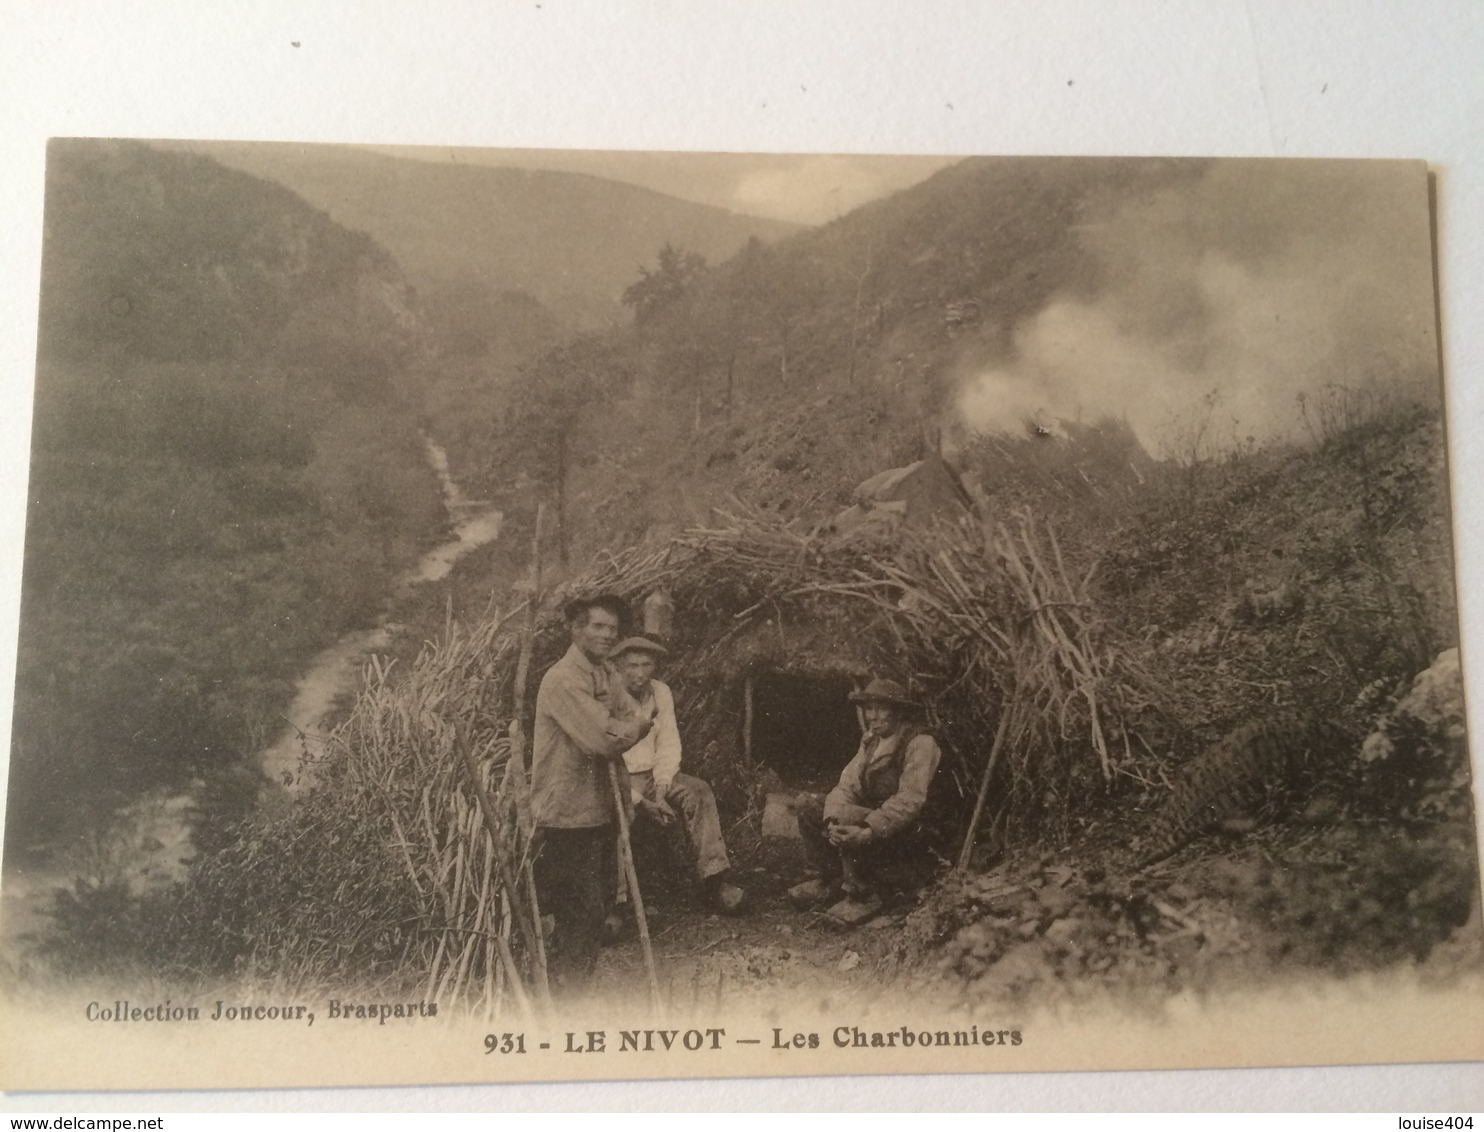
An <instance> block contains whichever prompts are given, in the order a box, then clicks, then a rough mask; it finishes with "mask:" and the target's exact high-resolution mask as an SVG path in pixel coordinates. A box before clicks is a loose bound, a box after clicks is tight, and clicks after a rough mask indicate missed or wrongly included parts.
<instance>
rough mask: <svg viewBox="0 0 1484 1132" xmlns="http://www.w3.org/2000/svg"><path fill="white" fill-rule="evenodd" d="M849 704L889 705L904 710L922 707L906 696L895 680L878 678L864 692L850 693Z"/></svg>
mask: <svg viewBox="0 0 1484 1132" xmlns="http://www.w3.org/2000/svg"><path fill="white" fill-rule="evenodd" d="M850 702H851V703H853V704H891V705H892V706H893V707H904V708H917V707H921V706H922V705H921V704H919V703H918V702H917V701H916V700H914V699H913V698H912V697H911V696H909V695H907V689H906V688H904V687H902V686H901V685H900V684H898V683H897V682H896V681H895V680H883V679H881V678H880V677H877V678H876V679H875V680H872V681H871V682H870V683H869V684H867V685H866V686H865V688H864V690H862V691H859V692H851V693H850Z"/></svg>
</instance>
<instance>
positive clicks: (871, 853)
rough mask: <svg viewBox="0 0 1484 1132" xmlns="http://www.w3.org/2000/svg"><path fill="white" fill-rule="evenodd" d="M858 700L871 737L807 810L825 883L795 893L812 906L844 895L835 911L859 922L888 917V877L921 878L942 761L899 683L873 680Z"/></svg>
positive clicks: (810, 846)
mask: <svg viewBox="0 0 1484 1132" xmlns="http://www.w3.org/2000/svg"><path fill="white" fill-rule="evenodd" d="M850 701H851V703H856V704H860V705H862V707H863V708H864V712H863V714H864V716H865V722H866V733H865V735H864V736H863V737H862V739H861V745H860V750H859V751H857V752H856V754H855V757H854V758H853V759H851V760H850V762H849V763H848V764H847V765H846V767H845V770H844V771H843V772H841V774H840V782H839V784H838V785H837V786H836V787H835V788H834V789H833V790H831V791H830V793H829V796H828V797H826V798H825V800H824V802H823V804H821V803H820V802H819V800H818V797H817V796H816V797H815V798H812V799H810V800H809V801H808V802H806V803H805V804H804V805H802V806H801V807H800V809H799V812H798V817H799V832H800V834H802V835H803V838H804V847H805V848H806V849H807V850H808V852H809V857H810V859H811V861H812V862H813V863H814V865H815V867H817V868H818V869H819V872H820V876H819V878H818V879H817V880H811V881H806V882H804V883H803V884H799V885H795V886H794V887H793V888H791V889H789V893H788V894H789V898H790V899H791V900H792V901H793V902H794V903H795V904H796V905H799V906H801V907H808V906H811V905H815V904H820V903H824V902H827V901H833V900H835V899H836V898H837V897H838V896H839V895H840V893H841V892H843V893H844V894H845V896H846V897H847V900H845V901H842V902H841V903H840V904H838V905H836V907H835V908H832V909H831V910H830V911H831V914H832V915H836V917H837V918H839V919H844V920H846V922H852V923H853V922H859V921H860V920H861V919H864V918H866V917H868V916H870V915H874V914H875V913H876V912H878V911H880V909H881V903H882V901H881V892H880V888H881V884H882V881H883V880H885V879H886V875H885V874H893V873H894V874H897V875H898V876H900V875H901V874H903V873H906V874H911V873H912V872H920V871H921V866H922V865H923V863H924V859H925V858H926V848H925V846H924V845H923V844H922V838H921V836H920V829H919V826H918V818H919V816H920V815H921V813H922V808H923V805H924V803H926V801H927V796H928V787H929V786H930V785H931V784H932V781H933V774H934V773H935V772H936V771H937V769H938V760H939V758H940V757H941V754H940V752H939V750H938V744H937V743H936V742H935V741H934V739H933V737H932V736H931V735H929V734H927V733H926V732H924V731H922V730H920V729H919V728H917V727H916V726H914V725H913V724H911V723H909V722H907V713H908V712H909V711H914V710H915V709H916V708H917V705H916V704H915V703H914V702H913V701H912V700H910V699H908V698H907V693H906V690H905V689H904V688H903V687H902V686H901V685H900V684H898V683H896V681H894V680H880V679H878V680H872V681H871V683H870V684H869V685H867V687H866V690H865V691H864V692H852V693H851V695H850Z"/></svg>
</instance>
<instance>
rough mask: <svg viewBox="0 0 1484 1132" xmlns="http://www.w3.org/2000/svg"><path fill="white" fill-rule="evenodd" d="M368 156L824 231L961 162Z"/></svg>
mask: <svg viewBox="0 0 1484 1132" xmlns="http://www.w3.org/2000/svg"><path fill="white" fill-rule="evenodd" d="M365 148H367V149H372V150H375V151H376V152H378V153H385V154H388V155H390V156H393V157H408V158H414V159H416V160H420V161H455V162H466V163H469V164H478V165H494V166H506V167H514V168H519V169H551V170H556V171H559V172H566V173H586V174H589V175H590V176H594V177H607V178H609V179H611V180H615V181H627V182H629V183H631V184H635V185H642V186H643V187H644V188H647V189H654V190H655V191H656V192H662V193H668V194H669V195H671V196H676V197H680V198H681V199H683V200H692V201H697V202H699V203H701V204H709V205H713V206H715V207H718V208H725V209H730V210H731V211H733V212H744V213H749V214H751V215H753V216H765V217H768V218H770V219H773V220H788V221H791V222H793V223H795V224H823V223H826V222H827V221H830V220H833V219H835V217H837V216H842V215H844V214H845V213H847V212H849V211H850V210H851V209H853V208H857V207H859V206H860V205H862V204H865V203H866V202H867V201H871V200H875V199H876V198H878V197H883V196H888V195H890V194H891V193H895V192H899V191H900V190H902V189H905V188H908V187H910V186H912V185H915V184H917V183H918V182H919V181H922V180H924V179H926V178H927V177H929V176H931V175H932V174H934V173H936V172H937V171H938V170H939V169H942V168H944V167H945V166H947V165H951V164H953V162H954V161H956V160H958V158H953V157H924V156H894V157H882V156H877V155H860V154H789V153H775V154H750V153H646V152H639V151H626V150H606V151H605V150H556V149H553V150H544V149H450V148H446V147H437V146H407V145H379V146H367V147H365Z"/></svg>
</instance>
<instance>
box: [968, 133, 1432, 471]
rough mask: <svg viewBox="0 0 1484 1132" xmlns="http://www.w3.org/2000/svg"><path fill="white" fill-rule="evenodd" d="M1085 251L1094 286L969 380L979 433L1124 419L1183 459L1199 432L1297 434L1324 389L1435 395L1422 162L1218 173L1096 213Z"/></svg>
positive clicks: (973, 369)
mask: <svg viewBox="0 0 1484 1132" xmlns="http://www.w3.org/2000/svg"><path fill="white" fill-rule="evenodd" d="M1076 238H1077V239H1078V240H1079V241H1081V243H1082V246H1083V248H1084V250H1085V251H1086V252H1088V253H1089V255H1090V257H1091V259H1092V261H1093V262H1094V263H1095V264H1096V266H1097V278H1098V283H1097V286H1096V287H1095V288H1092V289H1088V288H1083V289H1082V292H1081V294H1082V296H1083V297H1077V296H1075V295H1074V294H1073V293H1072V292H1071V291H1066V292H1063V293H1061V294H1058V295H1056V296H1054V297H1053V298H1052V299H1051V300H1050V301H1049V302H1048V303H1047V304H1046V305H1045V306H1044V307H1043V308H1042V309H1041V310H1040V311H1038V312H1037V313H1036V314H1035V315H1033V316H1031V317H1030V318H1028V319H1025V320H1023V321H1022V322H1020V323H1019V324H1018V325H1017V326H1015V327H1014V329H1013V333H1012V334H1011V336H1010V337H1011V341H1012V343H1013V345H1012V349H1011V351H1010V356H1008V357H1002V358H997V359H987V360H986V359H981V360H979V361H977V362H974V361H971V362H970V363H968V364H967V365H965V366H964V367H963V369H962V371H961V382H960V387H959V395H958V406H959V411H960V414H961V416H962V419H963V421H964V423H965V424H966V425H968V426H969V427H970V428H971V429H973V430H975V431H981V432H983V431H1008V432H1015V431H1019V430H1021V429H1023V428H1024V426H1025V423H1026V421H1027V420H1033V421H1035V422H1037V423H1040V424H1042V425H1043V426H1045V427H1054V425H1055V422H1056V421H1058V420H1075V419H1080V420H1083V421H1088V422H1091V421H1093V420H1096V419H1099V418H1103V417H1114V418H1122V419H1125V420H1127V421H1128V423H1129V424H1130V425H1131V426H1132V428H1133V429H1134V431H1135V433H1136V434H1137V435H1138V437H1139V439H1140V441H1141V443H1143V444H1144V446H1145V448H1146V449H1148V450H1149V451H1150V452H1151V453H1154V454H1156V455H1159V454H1177V450H1178V449H1179V447H1180V445H1181V444H1182V443H1188V442H1189V438H1190V437H1191V436H1192V435H1194V434H1195V433H1196V432H1198V431H1199V432H1200V433H1201V434H1202V435H1203V436H1204V437H1205V438H1206V439H1205V443H1207V444H1208V445H1213V446H1214V447H1216V448H1220V447H1224V446H1230V445H1233V444H1241V443H1244V442H1247V441H1248V438H1251V440H1252V441H1255V442H1257V443H1262V442H1265V441H1268V440H1272V439H1281V438H1294V437H1298V436H1301V435H1302V434H1303V432H1304V424H1303V419H1302V416H1301V412H1300V404H1299V395H1300V394H1304V395H1305V396H1307V397H1311V398H1312V397H1315V396H1319V395H1322V393H1323V391H1324V390H1325V389H1326V387H1329V386H1344V387H1347V388H1352V389H1366V390H1368V391H1369V392H1372V393H1374V392H1375V391H1376V389H1377V388H1378V387H1384V388H1385V389H1387V390H1397V391H1402V392H1404V393H1406V394H1407V395H1409V396H1420V397H1428V398H1434V399H1435V398H1436V397H1437V386H1436V372H1437V354H1436V340H1435V331H1434V315H1433V285H1432V249H1431V238H1430V230H1429V225H1428V202H1427V185H1426V177H1425V171H1424V168H1423V166H1422V165H1421V163H1418V162H1405V163H1404V162H1341V161H1304V162H1278V161H1224V162H1215V163H1213V164H1212V165H1211V166H1210V167H1209V168H1208V169H1207V170H1206V172H1205V173H1204V174H1203V175H1202V176H1201V177H1199V178H1196V179H1193V180H1190V181H1187V182H1184V183H1182V184H1180V185H1178V186H1174V187H1169V188H1165V189H1162V190H1160V191H1158V192H1155V193H1149V194H1145V195H1143V196H1141V197H1138V198H1136V199H1127V198H1125V199H1122V200H1115V201H1112V202H1108V203H1105V204H1103V205H1101V206H1093V207H1092V208H1091V209H1090V210H1089V212H1088V213H1086V214H1084V222H1083V223H1081V224H1080V225H1079V227H1078V229H1077V231H1076ZM1089 294H1091V295H1092V296H1093V297H1092V298H1090V299H1089V298H1087V297H1085V296H1087V295H1089Z"/></svg>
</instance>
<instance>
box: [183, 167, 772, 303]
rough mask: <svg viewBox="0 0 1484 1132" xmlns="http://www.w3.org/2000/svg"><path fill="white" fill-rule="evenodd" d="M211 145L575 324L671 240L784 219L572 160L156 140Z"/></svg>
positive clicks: (438, 265)
mask: <svg viewBox="0 0 1484 1132" xmlns="http://www.w3.org/2000/svg"><path fill="white" fill-rule="evenodd" d="M156 144H160V145H168V146H172V147H176V146H179V147H185V148H189V149H190V150H192V151H194V152H197V153H203V154H209V155H210V156H212V157H214V158H216V159H217V160H219V161H221V162H222V163H223V164H226V165H229V166H232V167H234V168H237V169H242V170H245V171H247V172H250V173H253V174H255V175H256V176H259V177H263V178H266V179H268V180H272V181H275V182H277V183H278V184H281V185H286V186H287V187H289V188H291V189H293V190H294V192H296V193H298V194H299V195H300V196H302V197H303V198H304V199H305V200H307V201H309V202H310V203H311V204H314V205H316V206H318V207H319V208H322V209H325V210H326V211H327V212H328V213H329V214H330V215H331V217H333V218H334V219H335V220H336V221H337V222H338V223H340V224H343V225H346V226H348V227H350V228H355V229H359V230H361V231H364V232H368V233H370V234H371V235H372V236H373V237H375V238H376V240H377V241H378V242H380V243H381V244H383V245H384V246H385V247H386V248H388V249H389V250H390V251H391V252H392V254H393V255H395V256H396V258H397V260H398V261H399V262H400V263H401V264H402V266H403V268H404V269H405V270H406V271H407V273H408V275H409V276H410V277H411V278H412V279H413V281H414V282H415V283H416V284H417V285H418V287H419V289H420V290H426V289H432V288H433V287H435V286H439V285H446V284H449V283H455V282H462V281H470V280H472V281H477V282H479V283H482V284H484V285H485V286H487V287H489V288H490V289H491V290H492V291H494V292H497V293H498V292H505V291H525V292H527V293H528V294H530V295H532V296H533V297H535V298H536V299H537V300H538V301H539V302H541V303H542V304H543V305H544V306H546V307H548V308H550V309H551V310H552V311H554V312H556V313H557V314H558V315H559V316H561V318H562V319H563V320H565V321H566V322H568V323H570V324H571V325H572V326H573V327H574V328H577V329H591V328H595V327H602V326H606V325H608V324H610V323H612V322H614V321H615V320H620V319H622V317H623V314H624V311H623V308H622V307H621V305H620V303H619V297H620V295H621V294H622V293H623V289H624V288H625V287H626V286H627V285H628V284H630V283H632V282H633V281H634V280H635V279H636V278H637V277H638V274H639V268H640V266H641V265H645V264H651V263H653V262H654V258H655V255H656V253H657V252H658V250H659V248H660V247H661V246H662V245H664V244H665V243H672V244H675V245H677V246H681V247H684V248H687V249H689V250H693V251H697V252H700V253H701V254H702V255H704V256H705V257H706V258H707V259H709V260H711V261H713V262H715V261H717V260H721V259H725V258H726V257H728V256H730V255H731V254H733V253H734V252H736V251H737V250H738V249H739V248H740V247H742V245H743V244H744V243H746V242H747V240H748V239H749V238H750V237H754V236H756V237H758V238H760V239H763V240H775V239H778V238H781V237H784V236H787V235H789V234H790V233H792V232H796V231H798V230H799V229H798V227H797V226H796V225H792V224H788V223H785V222H783V221H778V220H765V219H762V218H760V217H755V216H745V215H740V214H738V213H734V212H728V211H725V210H723V209H719V208H713V207H711V206H709V205H703V204H696V203H693V202H691V201H684V200H680V199H678V198H675V197H671V196H667V195H665V194H663V193H657V192H654V191H652V190H650V189H644V188H639V187H638V186H635V185H629V184H624V183H622V182H619V181H608V180H604V179H602V178H599V177H589V176H584V175H581V174H576V173H555V172H545V171H533V170H524V169H504V168H495V167H489V166H482V165H455V164H448V163H442V164H440V163H435V162H431V161H417V160H412V159H407V158H398V157H388V156H385V155H383V154H378V153H371V152H369V151H366V150H362V149H357V148H355V147H354V146H328V145H291V144H283V143H263V144H246V143H215V142H189V143H156Z"/></svg>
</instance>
